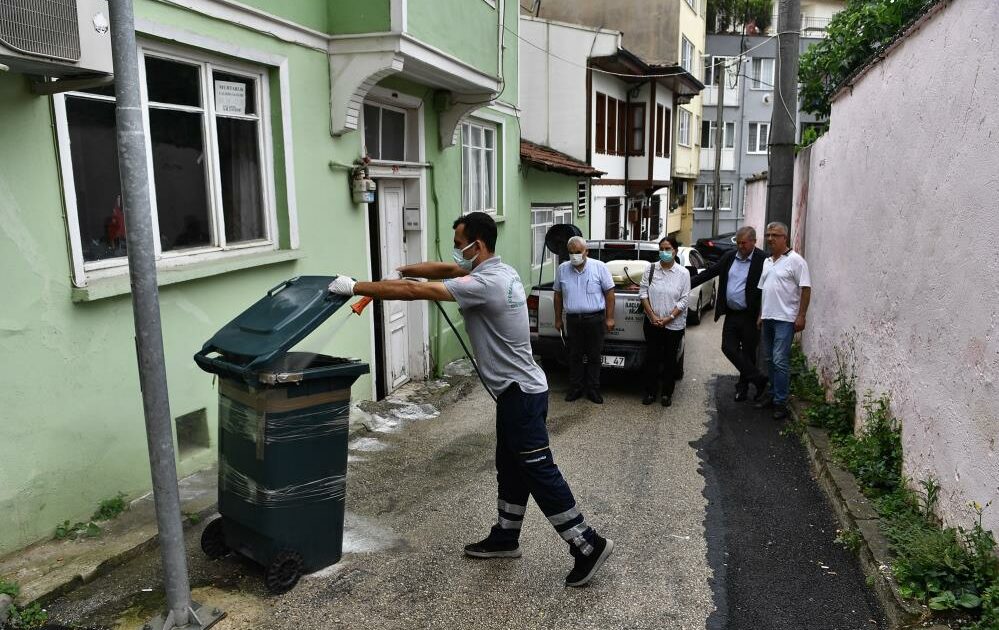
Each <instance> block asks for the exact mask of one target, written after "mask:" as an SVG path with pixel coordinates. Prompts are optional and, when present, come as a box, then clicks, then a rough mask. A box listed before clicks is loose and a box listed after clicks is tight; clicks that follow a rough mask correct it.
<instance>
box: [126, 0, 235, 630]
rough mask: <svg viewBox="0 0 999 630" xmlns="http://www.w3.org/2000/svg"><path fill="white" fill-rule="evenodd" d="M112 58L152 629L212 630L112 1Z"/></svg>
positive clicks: (131, 36) (132, 92) (133, 95)
mask: <svg viewBox="0 0 999 630" xmlns="http://www.w3.org/2000/svg"><path fill="white" fill-rule="evenodd" d="M108 8H109V12H110V15H111V55H112V61H113V63H114V78H115V96H116V101H117V103H116V108H115V115H116V117H117V122H116V126H117V140H118V166H119V169H120V171H121V194H122V205H123V206H124V210H125V235H126V242H127V244H128V273H129V277H130V279H131V285H132V313H133V317H134V320H135V352H136V355H137V359H138V364H139V387H140V388H141V389H142V409H143V413H144V415H145V420H146V443H147V446H148V448H149V467H150V470H151V472H152V478H153V499H154V502H155V505H156V525H157V528H158V530H159V544H160V556H161V558H162V561H163V582H164V589H165V591H166V601H167V613H166V618H165V619H162V620H157V621H155V622H154V623H153V624H152V625H150V624H147V627H150V628H151V627H153V625H155V626H156V627H157V628H161V629H163V630H171V629H173V628H207V627H208V625H204V624H203V623H202V621H201V620H200V619H199V618H198V611H197V610H195V608H196V605H195V607H192V602H191V585H190V582H189V580H188V575H187V558H186V556H185V550H184V528H183V524H182V523H181V514H180V492H179V490H178V488H177V466H176V463H175V462H174V450H173V428H172V422H171V419H170V400H169V396H168V395H167V379H166V365H165V363H164V358H163V331H162V328H161V325H160V304H159V290H158V288H157V285H156V259H155V250H154V247H153V224H152V213H151V211H150V202H149V173H148V172H147V170H146V139H145V132H144V131H143V126H142V101H141V97H140V89H139V88H140V86H139V62H138V52H137V50H136V45H135V16H134V14H133V10H132V0H110V2H109V3H108ZM213 613H214V614H212V615H202V617H203V618H205V620H206V621H207V622H209V625H211V624H212V623H214V622H215V621H217V620H218V619H220V618H221V613H220V612H215V611H213Z"/></svg>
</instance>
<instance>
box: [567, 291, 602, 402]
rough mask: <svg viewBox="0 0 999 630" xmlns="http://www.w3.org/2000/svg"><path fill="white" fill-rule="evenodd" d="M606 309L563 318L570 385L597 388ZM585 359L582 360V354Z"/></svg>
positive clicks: (578, 389)
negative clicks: (567, 350)
mask: <svg viewBox="0 0 999 630" xmlns="http://www.w3.org/2000/svg"><path fill="white" fill-rule="evenodd" d="M605 322H606V313H605V312H603V311H600V312H598V313H593V314H589V315H584V316H582V317H580V316H578V315H573V314H571V313H570V314H568V315H566V318H565V332H566V340H565V345H566V346H567V347H568V349H569V389H570V390H576V391H587V390H589V391H594V392H598V391H600V355H601V353H602V352H603V349H604V333H605V332H606V331H607V328H606V324H605ZM584 357H585V358H586V362H585V363H584V362H583V358H584Z"/></svg>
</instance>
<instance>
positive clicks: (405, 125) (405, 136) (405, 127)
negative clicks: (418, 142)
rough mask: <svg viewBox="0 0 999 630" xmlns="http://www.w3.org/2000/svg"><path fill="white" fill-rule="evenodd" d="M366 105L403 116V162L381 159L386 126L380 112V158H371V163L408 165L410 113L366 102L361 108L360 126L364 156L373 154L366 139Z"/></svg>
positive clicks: (377, 102) (378, 103) (374, 102)
mask: <svg viewBox="0 0 999 630" xmlns="http://www.w3.org/2000/svg"><path fill="white" fill-rule="evenodd" d="M365 105H366V106H368V107H376V108H378V109H379V110H383V109H387V110H389V111H393V112H397V113H399V114H402V159H401V160H386V159H385V158H383V157H381V153H382V129H384V128H385V127H384V125H382V121H381V116H382V115H381V111H379V112H378V154H379V157H378V158H371V161H372V162H398V163H400V164H402V163H407V162H408V159H407V158H408V157H409V148H410V147H409V132H410V129H409V112H408V111H406V110H405V109H403V108H402V107H394V106H392V105H386V104H385V103H382V102H380V101H370V100H366V101H364V104H363V105H362V106H361V126H360V129H361V144H362V145H363V146H362V149H363V150H364V154H365V155H370V154H371V153H370V151H368V145H367V142H366V140H365V137H366V133H365V131H366V128H365V125H366V124H367V120H365V116H364V106H365Z"/></svg>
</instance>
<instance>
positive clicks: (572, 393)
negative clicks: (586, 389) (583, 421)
mask: <svg viewBox="0 0 999 630" xmlns="http://www.w3.org/2000/svg"><path fill="white" fill-rule="evenodd" d="M582 397H583V390H581V389H570V390H569V393H568V394H566V395H565V402H572V401H574V400H579V399H580V398H582Z"/></svg>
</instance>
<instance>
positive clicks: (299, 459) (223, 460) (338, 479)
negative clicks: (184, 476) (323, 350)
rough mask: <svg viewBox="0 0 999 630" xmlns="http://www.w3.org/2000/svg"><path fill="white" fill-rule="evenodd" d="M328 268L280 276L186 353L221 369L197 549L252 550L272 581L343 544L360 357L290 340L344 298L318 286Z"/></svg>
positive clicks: (332, 554)
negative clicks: (208, 503) (214, 507)
mask: <svg viewBox="0 0 999 630" xmlns="http://www.w3.org/2000/svg"><path fill="white" fill-rule="evenodd" d="M332 279H333V278H331V277H325V276H299V277H296V278H292V279H291V280H288V281H286V282H283V283H281V284H280V285H278V286H277V287H274V288H273V289H271V290H270V291H268V292H267V295H266V296H264V297H263V298H262V299H261V300H260V301H258V302H257V303H256V304H254V305H253V306H251V307H250V308H249V309H247V310H246V311H244V312H243V313H241V314H240V315H239V316H237V317H236V318H235V319H234V320H232V321H231V322H229V323H228V324H226V326H225V327H224V328H222V329H221V330H220V331H219V332H217V333H216V334H215V336H214V337H212V338H211V339H210V340H208V342H207V343H205V345H204V347H203V348H202V349H201V351H200V352H198V353H197V354H196V355H195V356H194V360H195V361H196V362H197V364H198V365H199V366H200V367H201V368H202V369H204V370H205V371H207V372H211V373H213V374H216V375H218V377H219V381H220V382H219V433H218V435H219V439H218V446H219V514H220V515H221V516H220V518H218V519H216V520H214V521H212V522H211V523H209V524H208V525H207V526H206V527H205V530H204V533H203V534H202V538H201V547H202V550H204V552H205V553H206V554H207V555H208V556H210V557H213V558H215V557H221V556H224V555H226V554H228V553H229V552H230V551H235V552H237V553H239V554H241V555H243V556H246V557H248V558H250V559H252V560H253V561H255V562H257V563H258V564H260V565H262V566H263V567H264V568H265V570H266V576H265V581H266V584H267V588H268V589H269V590H270V591H272V592H274V593H283V592H287V591H289V590H291V589H292V588H294V586H295V585H296V584H297V583H298V579H299V578H300V577H301V576H302V575H303V574H304V573H311V572H313V571H317V570H319V569H322V568H324V567H327V566H329V565H331V564H334V563H335V562H337V561H338V560H340V556H341V553H342V547H343V515H344V498H345V495H346V482H347V477H346V476H347V428H348V421H349V415H350V387H351V385H353V383H354V381H356V380H357V378H358V377H359V376H361V375H362V374H366V373H367V372H368V365H367V364H366V363H362V362H361V361H359V360H357V359H344V358H338V357H331V356H327V355H321V354H310V353H303V352H289V349H290V348H292V347H293V346H294V345H295V344H296V343H298V342H299V341H301V340H302V339H303V338H305V337H306V336H307V335H308V334H309V333H311V332H312V331H313V330H315V328H317V327H318V326H319V325H320V324H322V323H323V322H324V321H326V319H327V318H328V317H330V316H331V315H332V314H333V313H334V312H336V311H337V309H339V308H340V307H341V306H343V305H344V304H345V303H346V301H347V300H346V298H344V297H343V296H336V295H331V294H330V293H329V292H328V291H327V285H328V284H329V283H330V281H332Z"/></svg>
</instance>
